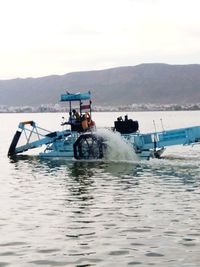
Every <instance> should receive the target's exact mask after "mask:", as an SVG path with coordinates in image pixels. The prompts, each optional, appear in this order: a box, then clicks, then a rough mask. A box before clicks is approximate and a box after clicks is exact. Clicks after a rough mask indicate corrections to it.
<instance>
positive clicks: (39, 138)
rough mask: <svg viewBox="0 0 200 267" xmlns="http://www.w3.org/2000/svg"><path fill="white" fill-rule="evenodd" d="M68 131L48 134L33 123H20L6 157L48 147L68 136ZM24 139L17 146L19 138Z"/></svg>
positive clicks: (48, 132)
mask: <svg viewBox="0 0 200 267" xmlns="http://www.w3.org/2000/svg"><path fill="white" fill-rule="evenodd" d="M70 134H71V133H70V131H67V130H65V131H56V132H50V131H47V130H45V129H43V128H41V127H38V126H37V125H36V123H35V122H34V121H25V122H20V123H19V126H18V130H17V131H16V133H15V135H14V137H13V140H12V142H11V145H10V147H9V150H8V156H13V155H15V154H18V153H22V152H24V151H27V150H29V149H33V148H37V147H40V146H42V145H48V144H51V143H53V142H55V141H56V140H58V139H62V138H64V137H66V136H68V135H70ZM22 136H23V138H25V140H24V143H23V144H22V145H18V143H19V140H20V138H22Z"/></svg>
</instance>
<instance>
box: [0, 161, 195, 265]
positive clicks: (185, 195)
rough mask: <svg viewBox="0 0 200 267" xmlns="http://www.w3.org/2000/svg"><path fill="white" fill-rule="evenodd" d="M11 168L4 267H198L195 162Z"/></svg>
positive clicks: (3, 220)
mask: <svg viewBox="0 0 200 267" xmlns="http://www.w3.org/2000/svg"><path fill="white" fill-rule="evenodd" d="M4 164H5V163H4ZM7 164H8V165H9V171H7V173H6V175H7V176H6V177H5V178H3V179H2V180H1V183H2V185H1V188H2V192H1V201H0V208H1V216H0V226H1V228H0V234H1V241H0V247H1V253H0V266H6V265H12V266H24V267H25V266H113V262H114V263H115V264H117V266H129V265H136V266H137V265H140V266H149V265H154V266H159V267H160V266H174V267H175V266H196V267H197V266H199V261H200V256H199V253H198V252H199V249H200V227H199V220H200V205H199V200H200V176H199V163H198V162H197V161H193V160H192V161H191V160H187V159H185V160H182V159H179V158H171V157H167V158H165V159H161V160H150V161H134V162H106V161H93V162H86V161H80V162H78V161H67V160H64V159H40V158H39V157H36V156H20V157H15V158H12V159H8V161H7ZM5 233H6V235H5Z"/></svg>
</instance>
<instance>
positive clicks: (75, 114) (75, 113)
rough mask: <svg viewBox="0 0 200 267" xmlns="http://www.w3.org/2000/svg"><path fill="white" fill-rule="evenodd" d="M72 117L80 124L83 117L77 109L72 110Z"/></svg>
mask: <svg viewBox="0 0 200 267" xmlns="http://www.w3.org/2000/svg"><path fill="white" fill-rule="evenodd" d="M72 117H73V118H74V119H75V120H76V122H80V120H81V116H80V114H79V113H78V111H76V110H75V109H73V110H72Z"/></svg>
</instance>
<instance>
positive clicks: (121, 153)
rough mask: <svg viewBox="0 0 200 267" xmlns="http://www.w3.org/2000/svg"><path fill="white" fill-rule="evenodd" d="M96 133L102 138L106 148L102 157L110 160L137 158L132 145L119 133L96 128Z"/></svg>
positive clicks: (131, 159) (132, 159)
mask: <svg viewBox="0 0 200 267" xmlns="http://www.w3.org/2000/svg"><path fill="white" fill-rule="evenodd" d="M97 135H99V136H101V137H103V138H104V140H105V142H106V145H107V149H106V154H105V155H104V158H105V159H106V160H111V161H135V160H137V159H138V157H137V155H136V153H135V151H134V149H133V146H132V145H131V143H130V142H128V141H127V140H125V139H124V138H123V137H122V136H121V135H120V133H118V132H113V131H111V130H108V129H105V128H103V129H97Z"/></svg>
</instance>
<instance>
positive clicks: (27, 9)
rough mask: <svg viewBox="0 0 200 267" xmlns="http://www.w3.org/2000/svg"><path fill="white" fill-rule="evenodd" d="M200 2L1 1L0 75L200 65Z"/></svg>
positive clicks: (189, 0)
mask: <svg viewBox="0 0 200 267" xmlns="http://www.w3.org/2000/svg"><path fill="white" fill-rule="evenodd" d="M199 14H200V0H0V34H1V38H0V79H10V78H16V77H40V76H46V75H51V74H65V73H68V72H72V71H83V70H95V69H105V68H112V67H118V66H133V65H137V64H140V63H149V62H163V63H169V64H193V63H200V15H199Z"/></svg>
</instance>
